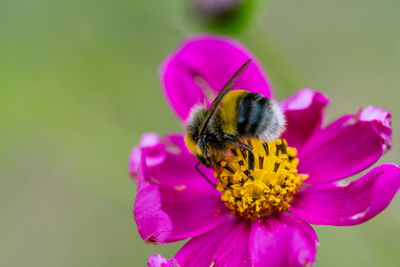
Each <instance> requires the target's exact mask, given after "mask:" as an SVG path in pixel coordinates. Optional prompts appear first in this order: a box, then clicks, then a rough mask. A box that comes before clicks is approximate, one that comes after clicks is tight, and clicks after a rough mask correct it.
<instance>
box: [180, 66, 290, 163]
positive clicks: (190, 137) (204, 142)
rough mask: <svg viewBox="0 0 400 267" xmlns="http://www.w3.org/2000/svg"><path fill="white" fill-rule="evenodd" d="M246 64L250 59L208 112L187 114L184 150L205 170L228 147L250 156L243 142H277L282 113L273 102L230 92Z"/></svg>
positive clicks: (201, 108) (199, 107)
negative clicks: (253, 140) (253, 139)
mask: <svg viewBox="0 0 400 267" xmlns="http://www.w3.org/2000/svg"><path fill="white" fill-rule="evenodd" d="M250 62H251V59H249V60H248V61H246V62H245V63H244V64H243V65H242V66H241V67H240V68H239V69H238V70H237V71H236V72H235V73H234V75H233V76H232V78H231V79H230V80H229V81H228V82H227V83H226V85H225V86H224V87H223V88H222V89H221V91H220V92H219V93H218V95H217V97H216V98H215V99H214V101H213V102H212V104H211V105H210V107H209V108H208V109H207V107H205V106H204V105H199V104H198V105H195V106H194V107H193V108H192V109H191V111H190V115H189V117H188V120H187V123H186V133H185V142H186V146H187V147H188V149H189V150H190V152H191V153H193V154H194V155H195V156H196V157H197V159H198V161H199V163H201V164H203V165H205V166H206V167H215V164H216V158H217V156H219V155H223V154H224V153H226V151H227V150H228V148H229V147H230V146H232V145H233V146H236V147H239V148H243V149H246V150H248V151H250V152H251V151H252V147H251V146H249V145H247V144H245V143H244V142H242V140H243V139H244V138H258V139H261V140H263V141H267V142H268V141H272V140H275V139H278V138H279V137H280V135H281V133H282V132H283V130H284V128H285V118H284V115H283V112H282V110H281V109H280V107H279V105H278V103H277V102H276V101H275V100H274V99H269V98H265V97H264V96H263V95H261V94H257V93H252V92H249V91H246V90H231V89H232V88H233V87H234V86H235V84H234V81H235V80H236V79H237V77H239V75H240V74H241V73H243V71H244V70H245V69H246V68H247V67H248V66H249V64H250ZM199 163H198V164H197V165H196V169H197V170H198V171H199V169H198V165H199Z"/></svg>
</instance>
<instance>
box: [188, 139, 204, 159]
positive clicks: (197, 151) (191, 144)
mask: <svg viewBox="0 0 400 267" xmlns="http://www.w3.org/2000/svg"><path fill="white" fill-rule="evenodd" d="M185 144H186V147H187V148H188V149H189V151H190V152H192V153H193V154H194V155H202V153H201V150H200V148H199V147H198V146H197V144H196V142H195V141H194V140H193V139H191V138H190V137H189V136H187V135H185Z"/></svg>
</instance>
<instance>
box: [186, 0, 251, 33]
mask: <svg viewBox="0 0 400 267" xmlns="http://www.w3.org/2000/svg"><path fill="white" fill-rule="evenodd" d="M256 2H258V0H192V1H190V4H189V5H190V6H189V8H190V14H191V15H192V16H191V17H192V18H194V19H197V20H198V21H200V23H201V24H202V25H203V26H205V27H206V28H208V30H211V31H214V32H221V33H235V32H238V31H240V30H241V29H243V28H244V27H245V26H246V25H247V23H248V21H249V20H250V18H251V16H252V13H253V12H252V11H253V10H254V6H255V3H256Z"/></svg>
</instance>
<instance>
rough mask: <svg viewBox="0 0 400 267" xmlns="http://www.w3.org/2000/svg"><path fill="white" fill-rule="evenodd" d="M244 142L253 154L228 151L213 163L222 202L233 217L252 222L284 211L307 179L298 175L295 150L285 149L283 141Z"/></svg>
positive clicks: (241, 150) (255, 140)
mask: <svg viewBox="0 0 400 267" xmlns="http://www.w3.org/2000/svg"><path fill="white" fill-rule="evenodd" d="M243 141H244V143H246V144H248V145H249V146H251V148H252V152H250V151H248V150H246V149H242V148H237V147H231V150H230V151H231V152H232V153H231V154H228V155H224V156H221V159H219V160H217V161H216V162H218V165H217V166H216V169H215V176H216V177H218V184H217V190H219V191H221V192H222V195H221V199H222V200H223V201H224V203H225V204H226V206H228V207H229V208H230V209H231V210H232V213H233V214H234V215H238V216H242V217H244V218H247V219H251V220H255V219H257V218H260V217H267V216H269V215H270V214H272V213H274V212H275V211H286V210H287V209H288V208H289V206H290V202H291V200H292V199H293V196H294V195H295V194H296V193H297V191H298V190H299V189H300V187H301V185H302V181H303V180H304V179H306V178H307V175H302V174H299V173H298V172H297V165H298V162H299V161H298V159H297V158H296V155H297V151H296V149H295V148H292V147H288V146H287V144H286V141H285V140H283V139H278V140H275V141H272V142H270V143H263V142H262V141H260V140H258V139H252V140H251V141H250V140H243ZM271 148H272V151H271V152H272V153H270V149H271ZM274 149H276V151H274ZM238 150H239V151H240V153H238ZM279 152H280V153H279ZM247 153H248V154H247ZM256 163H258V164H256Z"/></svg>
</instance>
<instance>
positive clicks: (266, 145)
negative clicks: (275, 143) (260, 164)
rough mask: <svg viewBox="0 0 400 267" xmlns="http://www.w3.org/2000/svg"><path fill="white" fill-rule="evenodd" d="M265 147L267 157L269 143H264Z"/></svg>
mask: <svg viewBox="0 0 400 267" xmlns="http://www.w3.org/2000/svg"><path fill="white" fill-rule="evenodd" d="M263 147H264V150H265V154H266V155H267V156H269V148H268V144H267V143H263Z"/></svg>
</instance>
